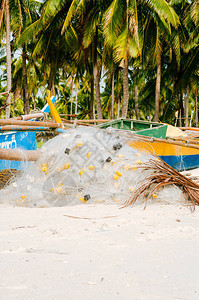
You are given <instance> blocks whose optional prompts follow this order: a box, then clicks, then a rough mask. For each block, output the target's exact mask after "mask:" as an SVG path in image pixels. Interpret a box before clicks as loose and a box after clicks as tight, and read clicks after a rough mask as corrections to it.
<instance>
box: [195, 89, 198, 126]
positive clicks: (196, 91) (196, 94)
mask: <svg viewBox="0 0 199 300" xmlns="http://www.w3.org/2000/svg"><path fill="white" fill-rule="evenodd" d="M195 96H196V127H198V87H197V88H196V90H195Z"/></svg>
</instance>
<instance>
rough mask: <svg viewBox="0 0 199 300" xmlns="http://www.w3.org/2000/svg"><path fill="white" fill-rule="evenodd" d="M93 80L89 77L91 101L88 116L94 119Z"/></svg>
mask: <svg viewBox="0 0 199 300" xmlns="http://www.w3.org/2000/svg"><path fill="white" fill-rule="evenodd" d="M93 107H94V80H93V77H92V78H91V101H90V118H91V119H94V110H93Z"/></svg>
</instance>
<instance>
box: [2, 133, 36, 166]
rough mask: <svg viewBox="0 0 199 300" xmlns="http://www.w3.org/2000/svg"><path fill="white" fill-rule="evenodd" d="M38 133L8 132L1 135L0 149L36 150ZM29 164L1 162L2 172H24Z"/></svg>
mask: <svg viewBox="0 0 199 300" xmlns="http://www.w3.org/2000/svg"><path fill="white" fill-rule="evenodd" d="M36 147H37V141H36V132H14V131H12V132H8V133H1V134H0V148H4V149H21V150H36ZM27 164H28V162H21V161H10V160H0V170H3V169H17V170H22V169H24V168H25V167H26V165H27Z"/></svg>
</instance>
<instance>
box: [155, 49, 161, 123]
mask: <svg viewBox="0 0 199 300" xmlns="http://www.w3.org/2000/svg"><path fill="white" fill-rule="evenodd" d="M160 83H161V53H160V52H159V53H158V60H157V76H156V87H155V114H154V121H155V122H158V119H159V106H160Z"/></svg>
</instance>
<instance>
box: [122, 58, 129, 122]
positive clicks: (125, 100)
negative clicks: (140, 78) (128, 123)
mask: <svg viewBox="0 0 199 300" xmlns="http://www.w3.org/2000/svg"><path fill="white" fill-rule="evenodd" d="M128 65H129V64H128V58H126V59H124V67H123V105H122V118H123V119H126V116H127V112H128V105H129V79H128Z"/></svg>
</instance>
